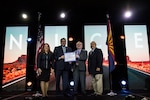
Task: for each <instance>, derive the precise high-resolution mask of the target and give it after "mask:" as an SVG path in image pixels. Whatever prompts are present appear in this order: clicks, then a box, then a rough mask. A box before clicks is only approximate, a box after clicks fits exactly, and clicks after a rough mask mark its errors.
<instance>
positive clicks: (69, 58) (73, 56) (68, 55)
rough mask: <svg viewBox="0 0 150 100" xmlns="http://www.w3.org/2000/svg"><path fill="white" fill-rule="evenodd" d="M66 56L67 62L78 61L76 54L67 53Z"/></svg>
mask: <svg viewBox="0 0 150 100" xmlns="http://www.w3.org/2000/svg"><path fill="white" fill-rule="evenodd" d="M64 56H65V59H64V60H65V62H71V61H76V56H75V52H67V53H65V54H64Z"/></svg>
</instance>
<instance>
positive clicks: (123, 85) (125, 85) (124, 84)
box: [121, 80, 127, 90]
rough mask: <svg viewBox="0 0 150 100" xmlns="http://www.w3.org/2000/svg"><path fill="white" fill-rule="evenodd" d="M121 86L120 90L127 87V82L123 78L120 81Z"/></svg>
mask: <svg viewBox="0 0 150 100" xmlns="http://www.w3.org/2000/svg"><path fill="white" fill-rule="evenodd" d="M121 88H122V90H126V88H127V82H126V81H125V80H122V81H121Z"/></svg>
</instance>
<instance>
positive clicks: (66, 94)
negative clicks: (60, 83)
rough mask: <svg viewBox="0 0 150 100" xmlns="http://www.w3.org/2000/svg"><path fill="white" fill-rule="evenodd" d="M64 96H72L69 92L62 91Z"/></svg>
mask: <svg viewBox="0 0 150 100" xmlns="http://www.w3.org/2000/svg"><path fill="white" fill-rule="evenodd" d="M64 96H66V97H70V96H72V95H71V94H69V93H64Z"/></svg>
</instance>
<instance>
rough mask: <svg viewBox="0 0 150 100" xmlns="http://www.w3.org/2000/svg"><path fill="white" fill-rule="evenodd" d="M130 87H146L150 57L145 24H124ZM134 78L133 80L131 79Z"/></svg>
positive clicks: (149, 69) (149, 71)
mask: <svg viewBox="0 0 150 100" xmlns="http://www.w3.org/2000/svg"><path fill="white" fill-rule="evenodd" d="M124 31H125V37H126V38H125V39H126V40H125V44H126V58H127V67H128V79H129V88H130V89H146V88H147V82H146V81H147V80H148V77H149V76H150V59H149V48H148V37H147V27H146V25H124ZM133 79H134V80H133Z"/></svg>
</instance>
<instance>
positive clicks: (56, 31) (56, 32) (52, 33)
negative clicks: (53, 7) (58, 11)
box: [44, 26, 68, 51]
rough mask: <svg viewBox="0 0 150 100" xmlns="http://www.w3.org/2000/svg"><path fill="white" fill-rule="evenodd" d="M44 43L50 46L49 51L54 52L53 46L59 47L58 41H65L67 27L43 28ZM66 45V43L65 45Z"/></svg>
mask: <svg viewBox="0 0 150 100" xmlns="http://www.w3.org/2000/svg"><path fill="white" fill-rule="evenodd" d="M44 31H45V32H44V33H45V36H44V42H45V43H48V44H49V45H50V48H51V50H52V51H53V50H54V47H55V46H59V45H60V39H61V38H66V39H67V32H68V27H67V26H45V30H44ZM66 44H67V43H66Z"/></svg>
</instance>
